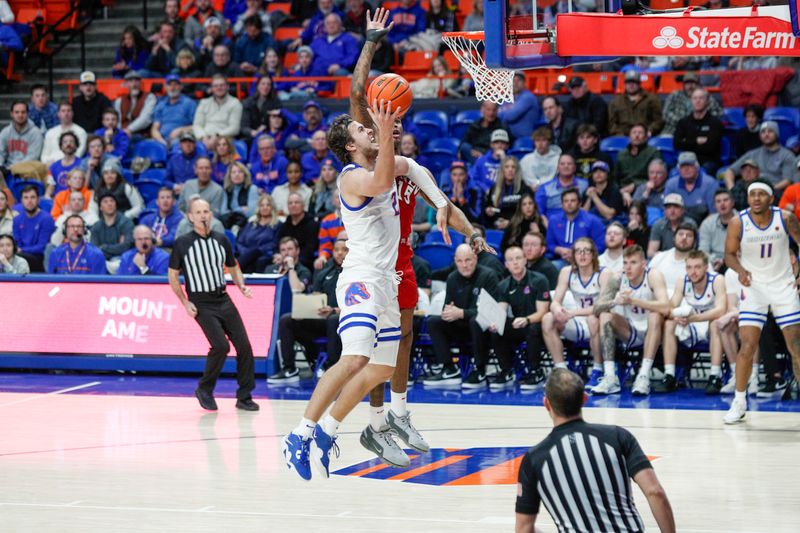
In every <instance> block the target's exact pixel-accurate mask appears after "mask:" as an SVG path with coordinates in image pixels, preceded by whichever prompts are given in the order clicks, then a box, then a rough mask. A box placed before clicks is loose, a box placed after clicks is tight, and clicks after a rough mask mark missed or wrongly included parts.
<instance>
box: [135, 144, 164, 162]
mask: <svg viewBox="0 0 800 533" xmlns="http://www.w3.org/2000/svg"><path fill="white" fill-rule="evenodd" d="M133 157H146V158H147V159H149V160H150V162H151V163H153V165H161V166H163V165H164V164H165V163H166V162H167V147H166V146H164V145H163V144H161V143H160V142H158V141H153V140H149V139H146V140H144V141H139V142H138V143H136V144H135V145H134V147H133Z"/></svg>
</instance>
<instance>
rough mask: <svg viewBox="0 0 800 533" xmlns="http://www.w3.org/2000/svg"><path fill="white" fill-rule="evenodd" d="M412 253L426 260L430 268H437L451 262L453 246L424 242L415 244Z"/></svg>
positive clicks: (453, 252)
mask: <svg viewBox="0 0 800 533" xmlns="http://www.w3.org/2000/svg"><path fill="white" fill-rule="evenodd" d="M414 253H415V254H417V255H418V256H420V257H421V258H423V259H424V260H426V261H427V262H428V263H429V264H430V265H431V269H433V270H437V269H439V268H444V267H446V266H448V265H449V264H450V263H452V262H453V257H454V256H455V248H453V247H452V246H448V245H446V244H444V243H426V244H421V245H419V246H417V248H416V250H414Z"/></svg>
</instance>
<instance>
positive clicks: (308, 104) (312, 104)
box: [303, 100, 322, 111]
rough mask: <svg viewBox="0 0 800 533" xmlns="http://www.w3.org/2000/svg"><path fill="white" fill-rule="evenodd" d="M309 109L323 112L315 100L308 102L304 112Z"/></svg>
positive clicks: (304, 106)
mask: <svg viewBox="0 0 800 533" xmlns="http://www.w3.org/2000/svg"><path fill="white" fill-rule="evenodd" d="M309 107H316V108H317V109H319V110H320V111H322V107H320V105H319V104H318V103H317V102H316V101H314V100H309V101H308V102H306V103H305V105H303V111H305V110H306V109H308V108H309Z"/></svg>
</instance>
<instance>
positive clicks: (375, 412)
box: [369, 405, 386, 431]
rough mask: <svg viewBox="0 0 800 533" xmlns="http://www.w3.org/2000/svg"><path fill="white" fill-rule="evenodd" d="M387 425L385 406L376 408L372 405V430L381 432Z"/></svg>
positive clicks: (370, 412) (370, 420)
mask: <svg viewBox="0 0 800 533" xmlns="http://www.w3.org/2000/svg"><path fill="white" fill-rule="evenodd" d="M385 423H386V421H385V415H384V409H383V406H382V405H381V406H380V407H375V406H374V405H370V406H369V425H370V426H372V429H374V430H375V431H380V430H381V428H382V427H383V425H384V424H385Z"/></svg>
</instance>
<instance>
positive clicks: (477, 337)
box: [428, 316, 489, 368]
mask: <svg viewBox="0 0 800 533" xmlns="http://www.w3.org/2000/svg"><path fill="white" fill-rule="evenodd" d="M428 335H430V337H431V344H432V345H433V353H434V355H435V356H436V362H437V363H439V364H442V365H445V366H447V367H450V366H453V355H452V354H451V353H450V344H451V343H452V342H453V341H456V340H460V341H461V342H462V343H463V342H464V341H466V340H468V339H469V340H471V341H472V348H473V350H474V351H475V363H476V364H477V365H478V366H479V368H480V365H481V364H483V365H484V366H485V365H486V362H488V360H489V334H488V332H485V331H483V330H482V329H481V327H480V326H479V325H478V323H477V322H476V321H475V319H474V318H473V319H471V320H464V319H460V320H454V321H452V322H447V321H445V320H442V317H440V316H430V317H428Z"/></svg>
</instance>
